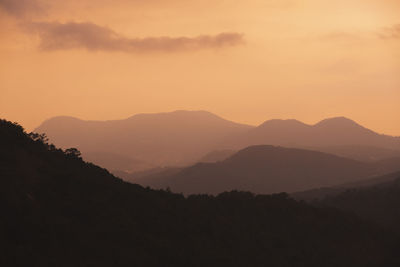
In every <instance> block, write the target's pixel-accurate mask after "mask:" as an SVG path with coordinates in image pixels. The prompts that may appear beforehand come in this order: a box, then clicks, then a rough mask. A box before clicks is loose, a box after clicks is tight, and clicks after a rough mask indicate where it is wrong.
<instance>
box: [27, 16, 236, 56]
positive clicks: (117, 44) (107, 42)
mask: <svg viewBox="0 0 400 267" xmlns="http://www.w3.org/2000/svg"><path fill="white" fill-rule="evenodd" d="M28 29H29V30H30V31H32V32H34V33H36V34H38V36H39V38H40V49H42V50H45V51H52V50H68V49H80V48H83V49H87V50H89V51H122V52H128V53H135V52H138V53H140V52H157V51H158V52H175V51H187V50H199V49H209V48H219V47H229V46H235V45H238V44H241V43H243V41H244V40H243V35H242V34H238V33H221V34H218V35H200V36H197V37H168V36H162V37H148V38H127V37H124V36H122V35H120V34H118V33H116V32H114V31H113V30H111V29H109V28H107V27H101V26H98V25H96V24H93V23H75V22H69V23H65V24H63V23H59V22H40V23H30V24H29V25H28Z"/></svg>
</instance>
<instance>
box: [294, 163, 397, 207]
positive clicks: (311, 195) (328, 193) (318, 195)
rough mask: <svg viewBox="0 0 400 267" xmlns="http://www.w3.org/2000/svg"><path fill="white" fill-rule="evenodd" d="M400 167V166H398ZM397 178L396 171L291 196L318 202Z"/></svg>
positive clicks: (386, 182)
mask: <svg viewBox="0 0 400 267" xmlns="http://www.w3.org/2000/svg"><path fill="white" fill-rule="evenodd" d="M398 166H400V165H398ZM397 178H400V172H399V171H396V172H394V173H389V174H385V175H382V176H378V177H374V178H370V179H363V180H360V181H356V182H351V183H345V184H340V185H336V186H331V187H322V188H313V189H310V190H306V191H302V192H295V193H292V194H291V196H292V197H293V198H295V199H298V200H305V201H318V200H322V199H325V198H329V197H332V196H336V195H339V194H340V193H343V192H345V191H348V190H352V189H361V188H366V187H372V186H375V185H380V184H388V183H389V182H392V181H395V180H396V179H397Z"/></svg>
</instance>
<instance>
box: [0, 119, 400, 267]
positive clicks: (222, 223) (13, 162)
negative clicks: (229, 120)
mask: <svg viewBox="0 0 400 267" xmlns="http://www.w3.org/2000/svg"><path fill="white" fill-rule="evenodd" d="M0 147H1V148H2V149H0V210H1V215H2V216H0V236H1V238H0V265H1V266H10V267H12V266H33V267H35V266H44V267H47V266H60V267H66V266H99V267H101V266H278V267H279V266H282V267H283V266H328V267H329V266H356V267H358V266H360V267H361V266H398V265H399V263H400V256H399V254H398V250H397V249H398V241H399V238H398V237H397V236H396V235H394V234H393V233H392V232H389V231H387V230H385V229H381V228H380V227H377V226H375V225H374V224H373V223H369V222H367V221H364V220H361V219H359V218H357V217H356V216H354V215H352V214H349V213H345V212H341V211H339V210H337V209H332V208H319V207H314V206H310V205H308V204H306V203H304V202H297V201H295V200H293V199H290V198H289V197H288V196H287V195H286V194H277V195H270V196H267V195H264V196H262V195H258V196H255V195H253V194H251V193H246V192H227V193H223V194H220V195H218V196H216V197H212V196H207V195H199V196H190V197H184V196H182V195H179V194H172V193H170V192H165V191H155V190H151V189H145V188H143V187H141V186H138V185H133V184H129V183H125V182H123V181H122V180H120V179H117V178H115V177H114V176H112V175H111V174H110V173H109V172H108V171H106V170H105V169H102V168H100V167H97V166H95V165H93V164H90V163H85V162H84V161H83V160H82V159H81V158H80V157H79V151H77V150H74V149H68V150H65V151H63V150H61V149H58V148H56V147H55V146H53V145H49V144H47V143H46V141H45V139H44V138H43V137H41V136H39V135H34V134H31V135H28V134H26V133H25V132H24V130H23V128H22V127H21V126H19V125H16V124H12V123H10V122H7V121H4V120H0Z"/></svg>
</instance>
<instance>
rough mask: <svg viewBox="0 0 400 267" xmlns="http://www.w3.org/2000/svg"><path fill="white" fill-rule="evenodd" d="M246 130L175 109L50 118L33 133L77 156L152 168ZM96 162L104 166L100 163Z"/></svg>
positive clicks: (184, 159) (187, 159)
mask: <svg viewBox="0 0 400 267" xmlns="http://www.w3.org/2000/svg"><path fill="white" fill-rule="evenodd" d="M250 128H251V127H250V126H248V125H243V124H238V123H234V122H231V121H227V120H224V119H222V118H220V117H218V116H216V115H214V114H211V113H209V112H205V111H175V112H171V113H159V114H139V115H135V116H133V117H130V118H128V119H126V120H116V121H83V120H79V119H76V118H71V117H56V118H52V119H50V120H47V121H45V122H44V123H43V124H42V125H40V126H39V127H38V128H37V129H35V132H39V133H45V134H46V135H47V136H48V137H49V139H50V141H51V142H53V143H54V144H55V145H57V146H60V147H64V148H66V147H77V148H78V149H79V150H81V152H82V153H83V156H85V155H86V154H90V155H93V154H94V153H96V152H98V151H101V152H102V153H106V152H107V153H110V154H113V155H120V157H128V158H134V159H136V160H140V161H143V162H145V163H147V164H150V165H152V166H166V165H184V164H187V163H192V162H195V161H196V160H197V159H199V158H200V157H202V156H203V155H205V154H206V153H208V152H209V151H211V150H213V149H214V148H215V147H216V146H217V144H219V143H220V142H222V139H224V138H225V137H227V136H232V135H233V136H235V135H237V134H239V133H242V132H244V131H246V130H248V129H250ZM91 159H94V163H99V164H104V162H102V161H99V160H96V157H93V156H92V157H91ZM106 164H107V165H109V166H111V165H112V163H106ZM102 166H104V167H106V165H105V164H104V165H102ZM131 166H132V168H131V169H130V170H129V171H136V170H141V169H142V168H136V169H135V168H134V166H135V163H134V162H132V164H131Z"/></svg>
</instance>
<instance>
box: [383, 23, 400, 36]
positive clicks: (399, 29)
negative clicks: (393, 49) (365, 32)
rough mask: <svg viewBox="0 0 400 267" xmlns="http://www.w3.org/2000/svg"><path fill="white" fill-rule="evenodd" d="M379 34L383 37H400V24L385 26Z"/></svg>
mask: <svg viewBox="0 0 400 267" xmlns="http://www.w3.org/2000/svg"><path fill="white" fill-rule="evenodd" d="M378 36H379V38H381V39H400V24H396V25H393V26H392V27H387V28H384V29H383V30H382V31H381V32H380V33H379V34H378Z"/></svg>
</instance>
